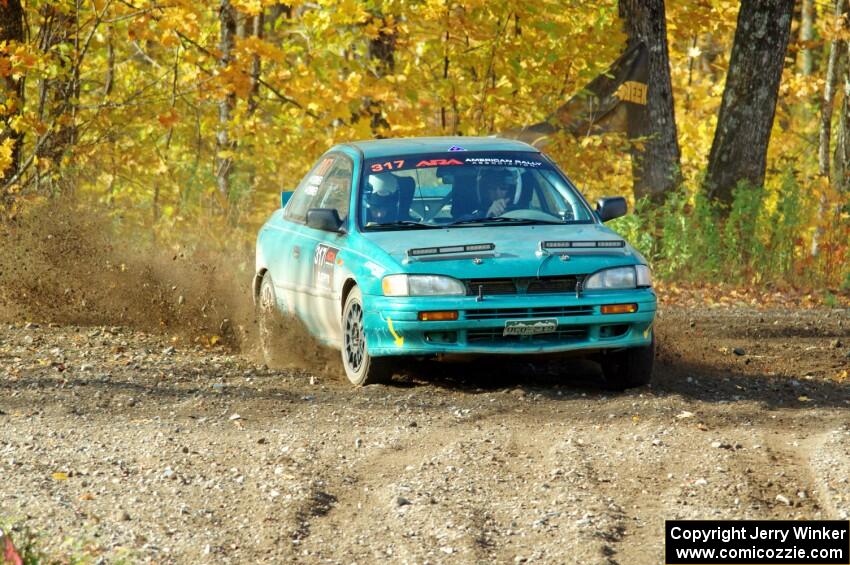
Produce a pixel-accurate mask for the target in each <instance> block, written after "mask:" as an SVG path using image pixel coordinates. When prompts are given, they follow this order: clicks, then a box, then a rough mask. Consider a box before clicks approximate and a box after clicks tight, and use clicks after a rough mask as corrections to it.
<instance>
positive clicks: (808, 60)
mask: <svg viewBox="0 0 850 565" xmlns="http://www.w3.org/2000/svg"><path fill="white" fill-rule="evenodd" d="M814 24H815V0H803V8H802V14H801V15H800V42H801V43H802V44H803V49H802V51H801V59H802V61H801V69H800V71H801V72H802V74H803V75H804V76H809V75H811V74H812V73H813V72H814V68H815V64H814V53H813V52H812V49H811V47H810V46H809V42H810V41H812V40H813V39H814V38H815V31H814V30H815V25H814Z"/></svg>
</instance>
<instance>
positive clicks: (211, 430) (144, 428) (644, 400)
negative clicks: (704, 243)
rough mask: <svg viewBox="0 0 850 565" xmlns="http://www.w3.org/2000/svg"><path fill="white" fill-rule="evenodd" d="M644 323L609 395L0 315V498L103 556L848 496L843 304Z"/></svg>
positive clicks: (800, 512)
mask: <svg viewBox="0 0 850 565" xmlns="http://www.w3.org/2000/svg"><path fill="white" fill-rule="evenodd" d="M658 332H659V348H658V352H657V355H658V358H657V360H656V377H655V381H654V383H653V385H652V386H651V387H644V388H640V389H635V390H632V391H629V392H627V393H623V394H612V393H610V392H607V391H604V390H601V389H599V388H597V387H595V386H594V380H595V379H596V376H597V374H596V371H597V370H598V368H597V367H596V366H594V365H593V364H590V363H584V362H579V361H570V360H563V359H546V360H534V362H533V363H532V361H531V360H529V359H515V360H511V361H509V362H505V361H503V360H496V361H498V362H492V361H491V362H487V361H478V362H474V363H428V364H421V365H415V366H412V367H410V368H408V369H406V370H405V371H404V374H402V375H397V376H396V378H395V380H394V382H393V383H392V384H390V385H388V386H384V385H377V386H370V387H366V388H362V389H352V388H351V387H350V386H349V385H348V384H347V383H346V382H344V381H343V379H342V378H340V377H337V376H334V375H333V373H335V372H338V369H334V368H331V370H330V371H325V372H323V373H311V372H309V371H306V370H272V369H268V368H266V367H263V366H262V365H261V364H259V363H257V362H256V361H253V360H252V358H251V356H249V355H241V354H238V353H233V352H227V351H225V350H224V349H222V348H220V347H213V348H202V347H196V346H183V345H181V343H182V342H178V343H177V344H176V345H175V344H173V343H172V342H171V341H170V340H169V339H168V337H167V336H163V335H157V334H155V333H142V332H138V331H135V330H133V329H131V328H126V327H73V326H56V325H53V324H51V325H45V324H42V325H33V324H29V325H23V324H18V325H4V326H2V327H0V477H2V480H0V518H2V519H5V520H13V521H15V522H18V523H20V524H25V525H26V526H28V527H29V528H31V529H32V530H33V531H36V532H39V533H40V535H41V537H40V540H39V543H40V544H41V546H42V547H43V548H44V549H45V550H46V551H48V552H50V553H53V554H54V555H56V554H65V555H67V554H68V553H69V552H70V553H77V554H83V555H89V556H92V557H94V558H95V559H98V558H103V559H104V560H105V561H109V562H112V561H115V560H117V559H120V558H121V557H127V558H128V559H129V561H131V562H156V563H255V562H278V563H279V562H304V563H345V564H350V563H360V564H364V563H376V562H385V561H387V560H391V561H393V562H399V563H474V562H480V563H492V562H496V563H517V562H527V563H572V562H579V563H624V564H625V563H628V564H632V563H661V562H663V558H662V554H663V528H664V520H665V519H675V518H692V519H696V518H705V519H715V518H718V519H719V518H749V519H797V518H843V519H847V518H848V517H850V484H848V477H850V417H848V415H850V380H848V378H847V370H848V369H850V315H848V312H847V310H826V309H821V310H795V311H788V310H783V311H756V310H749V309H743V308H737V307H730V308H716V309H700V310H686V309H682V308H672V307H668V308H665V309H664V310H663V311H662V312H661V314H660V319H659V330H658ZM69 540H70V541H69ZM69 543H70V545H69Z"/></svg>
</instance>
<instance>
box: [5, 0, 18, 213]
mask: <svg viewBox="0 0 850 565" xmlns="http://www.w3.org/2000/svg"><path fill="white" fill-rule="evenodd" d="M23 41H24V20H23V10H22V8H21V1H20V0H5V1H4V2H0V76H2V77H3V90H2V92H0V101H2V108H3V110H2V113H0V120H2V126H3V129H2V131H0V212H2V211H4V210H6V209H7V208H8V207H9V205H10V204H11V198H12V196H11V192H10V190H9V189H10V187H9V186H7V185H8V184H9V182H10V180H11V179H12V178H13V177H14V176H15V173H16V172H17V170H18V164H19V162H20V156H21V144H22V141H23V139H22V138H23V133H22V132H20V131H19V130H18V128H17V127H16V125H15V124H13V122H14V121H15V119H16V118H17V117H18V116H20V113H21V108H22V106H23V102H24V101H23V80H22V79H21V78H20V77H15V76H14V75H13V74H12V72H11V70H10V64H9V57H10V53H9V47H10V45H11V44H13V43H15V42H18V43H20V42H23ZM4 68H5V69H7V70H6V71H5V72H3V71H2V69H4Z"/></svg>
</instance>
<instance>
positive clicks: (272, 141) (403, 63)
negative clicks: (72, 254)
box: [0, 0, 850, 304]
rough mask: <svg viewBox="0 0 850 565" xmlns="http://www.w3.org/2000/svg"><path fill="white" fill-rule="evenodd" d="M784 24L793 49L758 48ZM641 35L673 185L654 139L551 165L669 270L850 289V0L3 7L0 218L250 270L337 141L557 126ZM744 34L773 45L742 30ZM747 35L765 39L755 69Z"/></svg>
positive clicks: (225, 0) (56, 3) (601, 147)
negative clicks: (719, 187) (649, 183)
mask: <svg viewBox="0 0 850 565" xmlns="http://www.w3.org/2000/svg"><path fill="white" fill-rule="evenodd" d="M739 8H740V9H739ZM783 14H784V15H787V16H788V18H789V21H788V26H787V30H786V31H785V32H782V33H785V34H786V37H784V39H785V41H782V39H783V38H782V37H781V35H782V33H779V36H780V37H779V40H778V41H776V42H775V44H771V43H770V41H768V40H769V39H771V37H774V36H776V35H777V33H776V32H770V33H769V35H770V37H767V38H764V37H761V38H760V37H759V36H758V33H759V31H758V30H759V26H760V25H763V24H764V22H765V21H780V20H779V18H781V17H784V16H783ZM765 18H767V20H765ZM771 18H772V19H771ZM782 21H785V20H782ZM760 22H761V23H760ZM635 30H638V31H635ZM640 30H644V33H649V34H650V35H652V33H653V31H652V30H654V33H655V37H654V39H653V38H652V37H650V38H649V40H650V41H649V43H650V48H652V41H656V42H659V41H660V42H661V43H659V44H663V43H664V42H666V46H665V48H666V49H667V53H664V55H665V57H664V58H665V59H666V61H665V63H666V65H667V68H668V69H669V81H670V82H669V84H670V86H671V88H672V101H673V105H672V107H671V110H672V111H673V113H674V115H675V122H673V125H674V127H673V129H672V132H673V133H672V136H673V137H672V141H673V143H674V144H676V143H677V144H678V147H676V148H674V149H675V150H674V151H673V152H672V153H675V154H674V155H673V157H674V158H673V159H672V160H671V161H670V162H671V164H672V165H671V167H670V170H669V171H668V173H669V175H668V177H669V179H668V180H669V182H667V183H664V186H660V187H659V186H656V187H655V192H654V193H652V194H651V196H652V198H637V199H635V198H634V192H635V191H633V182H634V179H633V177H635V174H634V171H633V167H632V157H633V156H634V155H636V154H637V153H636V152H640V151H643V150H644V149H647V147H648V148H649V149H647V153H646V156H645V158H646V159H647V160H651V159H652V158H653V156H652V145H653V142H654V140H655V138H654V136H653V134H651V135H649V136H647V137H645V138H641V139H638V140H634V139H628V138H627V135H625V134H624V133H616V132H614V133H608V134H605V135H592V136H583V135H573V134H571V133H569V132H561V133H558V134H556V135H554V136H552V138H551V140H550V143H549V144H548V145H547V146H546V148H545V151H546V152H547V154H549V155H550V156H551V157H552V158H554V160H555V161H557V162H558V163H559V164H560V166H561V167H562V168H563V169H564V170H565V171H567V173H568V174H569V175H570V176H571V178H572V179H573V180H574V181H575V182H576V183H577V184H578V185H579V186H580V187H581V188H582V190H583V191H584V193H585V195H586V196H587V197H588V198H589V199H590V200H593V199H595V198H597V197H601V196H609V195H623V196H627V197H628V198H630V199H631V201H632V203H633V204H634V206H635V207H636V208H637V214H632V215H630V216H628V217H626V218H624V219H621V220H618V221H617V225H616V226H615V228H616V229H620V230H621V231H623V232H624V233H625V235H627V236H628V238H629V239H630V240H631V241H632V242H634V243H635V244H636V245H637V246H638V247H639V248H640V249H641V251H643V252H644V254H645V255H646V256H647V257H648V258H649V259H650V260H651V262H652V264H653V267H654V270H655V272H656V275H657V276H658V277H659V278H661V279H663V280H667V281H669V282H671V283H676V284H678V283H687V282H691V283H699V284H706V283H719V282H724V283H729V284H732V285H740V286H741V287H743V288H747V287H749V288H753V287H758V288H763V289H764V288H767V289H771V290H776V291H777V292H787V291H795V290H800V289H803V291H804V292H810V293H811V295H812V296H814V300H817V301H821V302H826V303H828V304H829V303H832V304H835V303H837V302H838V301H840V300H842V298H841V297H842V296H844V297H846V296H847V292H848V289H850V265H848V264H850V261H848V240H850V208H849V207H848V201H850V190H848V185H850V179H848V177H847V175H846V174H845V170H848V171H850V164H848V160H850V147H848V146H850V143H848V142H846V141H845V137H847V133H846V128H848V127H850V64H848V62H847V61H848V56H847V51H848V46H847V40H848V39H849V38H850V29H848V22H847V5H846V2H845V1H844V0H834V1H833V2H826V1H825V0H801V1H797V2H793V1H791V0H759V1H756V0H752V1H745V2H742V3H739V2H736V1H731V0H680V1H676V2H670V3H668V5H667V6H665V5H664V3H663V2H662V1H660V0H647V1H646V2H636V1H634V0H620V2H615V1H602V2H583V1H566V2H551V1H545V0H544V1H539V0H534V1H525V0H521V1H504V0H487V1H484V0H465V1H462V2H459V1H455V0H439V1H436V0H421V1H396V0H386V1H380V0H375V1H372V0H370V1H356V0H320V1H318V2H290V3H288V4H282V3H279V2H276V1H271V0H220V1H217V2H197V1H189V0H169V1H154V0H23V1H22V0H0V33H2V37H0V76H2V77H3V79H4V83H3V86H4V87H5V88H4V92H3V94H2V98H0V102H2V104H0V118H2V121H3V124H2V125H3V130H2V132H0V171H2V173H0V178H2V181H0V201H2V218H3V219H2V222H0V224H2V226H3V230H4V233H5V234H6V235H7V236H9V237H19V235H20V233H19V231H16V230H20V229H22V228H21V227H20V226H22V225H25V224H26V222H27V218H39V221H42V220H43V218H44V217H45V214H47V215H50V213H51V212H50V211H51V210H62V212H61V213H63V214H69V213H70V214H72V215H73V216H74V217H75V218H77V219H81V220H79V221H83V222H84V221H85V219H86V218H88V217H91V218H95V217H97V218H99V220H98V221H101V219H103V218H104V217H105V218H106V220H107V221H106V223H105V224H104V223H99V224H98V225H99V226H105V227H104V228H103V229H106V230H107V231H109V232H110V235H109V237H110V239H111V241H117V240H123V241H131V242H132V243H133V246H134V247H136V248H138V249H143V248H151V247H157V248H160V249H166V250H168V251H169V252H174V253H178V252H179V253H186V252H189V251H190V250H192V249H197V248H199V247H204V248H205V249H221V250H227V251H229V252H235V253H236V254H237V255H241V257H242V261H243V262H244V265H243V267H244V268H245V269H248V270H250V265H251V261H252V251H253V239H254V235H255V233H256V229H257V228H258V227H259V225H260V224H261V223H262V222H263V221H264V220H265V218H267V216H268V215H269V214H270V212H271V211H272V210H274V209H275V207H276V206H278V205H279V193H280V191H281V190H283V189H287V188H289V189H291V188H292V187H294V186H295V185H296V184H297V183H298V181H299V179H300V178H301V176H302V175H303V174H305V172H306V171H307V170H308V168H309V166H310V165H311V164H312V163H313V162H314V161H315V159H316V158H317V157H318V156H319V155H321V153H322V152H324V151H325V150H327V149H328V148H329V147H330V146H331V145H333V144H335V143H339V142H344V141H348V140H358V139H371V138H375V137H402V136H423V135H492V134H496V133H498V132H500V131H504V130H507V129H510V128H515V127H520V126H523V125H528V124H533V123H537V122H540V121H541V120H543V119H545V118H546V116H548V115H550V114H551V113H552V112H553V111H554V110H555V109H556V108H558V107H559V106H560V105H561V104H563V103H564V101H565V100H567V99H568V98H570V97H571V96H572V95H574V94H576V93H577V92H580V91H581V89H582V87H583V86H585V85H586V84H588V83H589V82H590V81H591V80H592V79H593V78H594V77H596V76H597V75H599V74H600V73H602V72H604V70H605V69H606V67H607V66H608V65H610V64H611V63H612V62H613V61H614V60H615V59H617V57H618V56H619V55H620V54H621V53H623V52H624V51H625V50H626V48H627V46H628V45H629V44H630V43H632V42H634V41H635V40H636V39H641V40H644V39H645V38H642V37H637V36H639V35H640V33H641V32H640ZM646 30H650V31H648V32H647V31H646ZM746 30H755V32H754V33H755V34H756V37H755V38H754V37H753V35H752V34H750V36H749V37H748V36H747V35H746V34H745V33H740V35H741V37H740V38H736V32H742V31H746ZM659 33H660V36H659ZM736 42H738V43H739V47H740V49H741V51H740V53H741V56H740V58H739V59H738V60H734V61H732V59H733V57H732V53H733V50H734V47H735V43H736ZM747 42H749V45H750V47H752V46H753V45H755V47H756V48H760V49H762V52H761V53H760V54H759V53H754V54H751V55H752V57H751V58H750V60H749V63H748V62H747V60H746V56H747V52H746V47H747ZM754 42H755V43H754ZM759 42H761V43H762V44H760V43H759ZM771 49H772V50H773V52H772V53H769V52H768V51H769V50H771ZM751 50H752V49H751ZM650 51H652V49H650ZM668 53H669V58H668V57H667V54H668ZM768 55H770V56H771V57H773V59H775V60H778V61H779V67H778V68H779V72H778V74H777V76H781V79H780V80H779V81H778V82H777V83H776V84H775V85H774V86H771V84H770V83H771V80H770V78H769V77H768V76H767V75H768V74H769V72H770V71H769V66H770V65H764V64H755V65H753V64H752V63H753V61H754V60H755V59H753V57H759V56H761V57H767V56H768ZM730 61H731V63H730ZM736 65H737V66H738V67H739V68H738V72H739V75H740V76H741V77H743V80H744V82H747V83H748V84H749V85H750V86H751V91H752V93H753V97H752V99H751V100H750V101H749V102H750V103H754V104H755V105H754V106H753V107H754V108H760V112H761V113H762V114H763V115H762V116H761V118H760V119H766V120H767V123H768V127H767V130H766V131H767V137H766V139H765V141H764V143H763V144H759V143H755V144H753V143H749V145H756V146H757V147H755V148H754V150H755V151H757V152H758V151H762V152H763V153H764V162H763V164H762V165H761V166H760V168H761V169H762V170H761V177H760V178H759V174H758V172H756V174H754V175H753V174H746V171H744V172H742V173H741V174H739V175H738V176H733V178H732V180H731V182H732V186H730V188H729V190H728V191H727V193H726V195H725V196H724V194H721V193H720V192H718V191H716V190H714V189H713V185H711V184H710V183H709V182H707V180H706V171H708V174H709V177H711V178H714V177H716V176H717V175H716V172H715V173H712V167H714V168H715V169H716V168H717V167H721V168H722V170H723V171H726V172H729V171H731V172H730V173H729V174H732V175H734V174H735V172H736V171H737V170H738V169H736V168H735V166H734V164H732V165H729V166H725V165H723V164H721V161H723V159H726V157H723V158H721V157H719V156H715V155H714V153H715V151H713V150H712V148H713V145H717V144H718V143H719V142H718V139H716V138H717V137H719V132H720V130H721V129H722V130H723V131H724V132H725V135H726V136H727V138H728V137H730V136H731V137H732V138H734V137H735V135H736V133H735V128H738V130H740V131H743V132H746V130H748V129H753V128H754V127H755V126H754V125H753V123H751V122H750V120H749V117H748V116H747V115H746V112H748V111H749V110H747V108H748V107H747V106H746V104H745V103H746V102H747V101H746V100H743V101H742V100H740V98H741V94H740V92H741V91H740V79H739V80H738V82H737V83H736V84H737V85H738V88H739V91H738V93H737V98H736V96H735V92H730V93H729V94H727V97H728V102H726V103H724V91H725V90H727V89H729V85H728V84H727V83H728V82H729V81H727V76H731V74H732V69H734V67H735V66H736ZM651 72H653V73H656V74H657V73H658V72H659V71H658V69H657V68H656V69H654V70H653V71H651ZM662 75H663V73H662ZM762 75H764V76H762ZM652 80H654V79H653V77H651V81H652ZM759 88H761V89H762V90H759ZM652 89H653V87H652V86H650V97H652V96H653V92H652ZM765 89H766V91H767V98H764V96H765V93H764V91H765ZM759 96H761V97H762V98H759ZM744 98H746V96H745V97H744ZM771 99H772V100H773V101H774V102H775V111H774V105H773V104H771V102H770V101H771ZM760 100H761V101H760ZM765 100H766V102H765ZM736 104H737V105H738V107H739V108H743V111H744V112H745V114H744V116H743V119H741V115H740V113H739V115H738V116H737V118H736V117H735V116H734V115H733V114H734V112H733V110H734V108H735V107H736ZM721 105H728V106H729V108H727V117H726V118H725V120H726V121H727V122H728V123H727V124H726V126H727V127H724V128H718V119H719V116H721V115H722V113H723V112H721ZM764 114H766V115H767V117H766V118H765V117H764ZM736 120H737V123H736ZM755 121H757V117H756V116H753V122H755ZM730 125H731V127H732V130H729V126H730ZM668 132H669V128H668ZM730 132H731V133H730ZM742 139H743V137H742ZM768 140H769V144H768V143H767V141H768ZM759 145H763V147H760V146H759ZM715 149H716V148H715ZM733 153H734V151H733ZM743 158H744V159H748V160H749V161H752V159H750V157H749V156H744V157H743ZM712 159H714V160H715V161H716V162H715V163H712V162H711V160H712ZM757 160H758V159H756V161H757ZM724 162H725V161H724ZM635 178H636V177H635ZM728 183H729V181H727V184H728ZM636 189H637V187H635V190H636ZM642 194H645V192H644V193H641V192H640V191H638V196H641V195H642ZM69 210H71V212H69ZM46 211H47V212H46ZM92 222H94V220H92ZM19 259H21V260H24V261H26V260H27V258H26V256H24V257H23V258H20V257H19ZM113 266H114V265H113ZM113 266H109V268H112V267H113ZM121 268H122V269H123V265H121ZM66 294H67V289H66Z"/></svg>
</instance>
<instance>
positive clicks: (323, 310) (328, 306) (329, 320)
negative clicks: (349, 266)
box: [298, 154, 354, 343]
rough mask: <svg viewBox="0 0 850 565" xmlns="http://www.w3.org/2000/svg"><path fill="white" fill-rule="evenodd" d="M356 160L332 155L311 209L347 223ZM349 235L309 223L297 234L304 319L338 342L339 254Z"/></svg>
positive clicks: (316, 332) (314, 329)
mask: <svg viewBox="0 0 850 565" xmlns="http://www.w3.org/2000/svg"><path fill="white" fill-rule="evenodd" d="M353 176H354V162H353V161H352V160H351V158H349V157H348V156H347V155H343V154H335V155H333V162H332V163H331V165H330V166H329V167H328V168H327V170H326V171H325V173H324V174H323V175H322V179H321V181H320V182H319V188H318V190H317V192H316V195H315V197H314V198H313V200H312V202H311V204H310V208H326V209H332V210H336V211H337V213H338V214H339V217H340V218H341V219H342V220H343V225H348V215H349V206H350V201H351V187H352V182H353ZM346 239H347V238H346V235H345V234H342V233H336V232H328V231H323V230H319V229H314V228H311V227H310V226H307V225H306V224H305V225H304V226H303V227H302V229H301V231H300V233H299V235H298V245H299V246H300V247H301V265H300V267H299V269H298V277H299V280H298V287H299V288H300V289H302V292H303V294H304V296H303V298H304V300H303V302H302V308H303V309H302V312H303V314H302V318H303V319H304V320H305V322H306V323H307V325H308V327H309V329H310V330H311V332H312V333H313V334H314V335H317V336H320V337H321V338H322V339H323V341H326V342H329V343H335V342H337V341H338V340H339V338H340V329H339V319H338V311H339V300H340V297H339V296H338V290H337V289H338V287H339V284H337V283H338V282H339V281H336V280H335V278H336V273H337V270H338V269H337V266H338V261H339V258H338V255H339V253H340V251H341V250H342V249H343V247H344V246H345V243H346Z"/></svg>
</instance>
